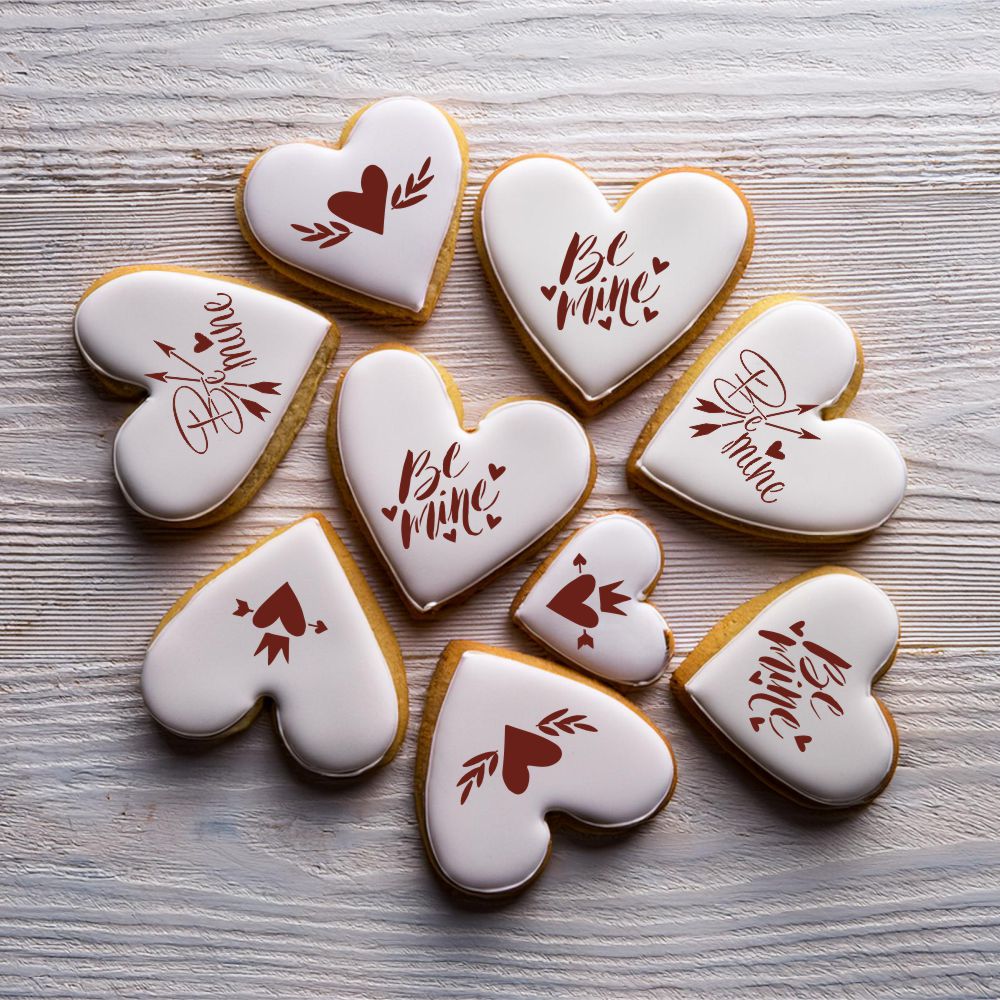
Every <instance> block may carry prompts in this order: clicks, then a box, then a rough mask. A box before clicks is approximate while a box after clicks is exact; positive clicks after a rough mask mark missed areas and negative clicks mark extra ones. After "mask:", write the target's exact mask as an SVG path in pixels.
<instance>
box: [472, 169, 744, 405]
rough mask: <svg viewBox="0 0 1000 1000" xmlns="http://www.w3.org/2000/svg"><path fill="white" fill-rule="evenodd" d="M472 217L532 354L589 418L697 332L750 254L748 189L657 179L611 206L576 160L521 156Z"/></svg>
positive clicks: (496, 179) (679, 176) (487, 188)
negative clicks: (740, 189)
mask: <svg viewBox="0 0 1000 1000" xmlns="http://www.w3.org/2000/svg"><path fill="white" fill-rule="evenodd" d="M473 218H474V225H475V231H476V243H477V245H478V247H479V252H480V256H481V257H482V260H483V265H484V267H485V269H486V272H487V274H488V275H489V277H490V280H491V282H492V284H493V287H494V288H495V290H496V292H497V294H498V296H499V297H500V300H501V302H502V303H503V304H504V305H505V307H506V309H507V311H508V313H509V314H510V317H511V319H512V321H513V322H514V325H515V327H516V329H517V331H518V333H519V334H520V335H521V338H522V339H523V341H524V343H525V346H526V347H527V348H528V350H529V351H530V352H531V353H532V355H534V357H535V360H536V361H538V363H539V364H540V365H541V366H542V367H543V368H544V369H545V371H546V372H547V373H548V374H549V375H550V376H551V377H552V379H553V381H555V383H556V384H557V385H558V386H559V388H560V389H561V390H562V391H563V392H564V393H565V394H566V395H567V397H568V398H569V399H570V401H571V402H572V403H573V405H574V406H575V407H576V408H578V409H579V410H580V411H581V412H583V413H586V414H592V413H596V412H597V411H599V410H601V409H602V408H604V407H605V406H608V405H609V404H610V403H612V402H614V401H615V400H616V399H619V398H620V397H622V396H623V395H625V394H626V393H628V392H630V391H631V390H632V389H634V388H635V387H636V386H637V385H639V384H640V383H641V382H643V381H644V380H645V379H647V378H649V377H650V376H651V375H653V374H654V373H655V372H656V371H657V370H658V369H659V368H660V367H661V366H662V365H664V364H666V362H667V361H669V360H670V358H671V357H673V356H674V355H675V354H676V353H677V352H678V351H680V350H681V349H682V348H683V347H684V346H685V345H687V344H688V343H690V341H691V340H693V339H694V338H695V337H696V336H698V334H699V333H700V332H701V330H702V329H704V327H705V326H706V324H707V323H708V322H709V321H710V320H711V319H712V317H713V316H714V315H715V313H716V312H717V311H718V310H719V309H720V308H721V306H722V304H723V303H724V302H725V300H726V298H727V297H728V296H729V293H730V292H731V291H732V288H733V286H734V285H735V284H736V282H737V281H738V280H739V278H740V276H741V275H742V273H743V270H744V268H745V267H746V264H747V262H748V261H749V259H750V254H751V252H752V249H753V232H754V225H753V214H752V212H751V210H750V206H749V205H748V204H747V202H746V200H745V199H744V198H743V196H742V194H741V193H740V191H739V190H738V189H737V188H736V187H735V186H734V185H733V184H731V183H729V181H727V180H725V179H724V178H722V177H719V176H718V175H717V174H713V173H710V172H709V171H705V170H694V169H687V168H684V169H678V170H668V171H665V172H663V173H660V174H656V175H654V176H653V177H649V178H647V179H646V180H644V181H643V182H642V183H641V184H638V185H637V186H636V187H635V188H633V189H632V191H631V193H630V194H629V195H627V196H626V197H625V198H624V199H623V200H622V201H620V202H619V203H618V204H617V205H616V206H614V207H612V206H611V205H609V204H608V202H607V200H606V199H605V197H604V195H603V194H602V193H601V192H600V190H599V189H598V188H597V186H596V185H595V184H594V183H593V182H592V181H591V180H590V178H589V177H588V176H587V175H586V174H585V173H584V172H583V171H582V170H581V169H580V168H579V167H578V166H576V164H574V163H571V162H569V161H568V160H563V159H560V158H558V157H555V156H522V157H519V158H517V159H515V160H511V161H510V162H509V163H505V164H504V165H503V166H501V167H500V168H499V169H498V170H496V171H495V172H494V173H493V175H492V176H491V177H490V178H489V180H487V182H486V184H485V185H484V186H483V189H482V192H481V193H480V195H479V203H478V206H477V211H476V213H475V215H474V217H473ZM668 267H669V270H668Z"/></svg>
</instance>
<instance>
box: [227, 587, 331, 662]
mask: <svg viewBox="0 0 1000 1000" xmlns="http://www.w3.org/2000/svg"><path fill="white" fill-rule="evenodd" d="M249 614H253V618H251V619H250V621H251V624H252V625H253V626H254V628H258V629H260V630H262V631H264V630H265V629H269V628H270V627H271V626H272V625H274V624H275V623H276V622H277V623H278V624H280V625H281V627H282V628H283V629H284V630H285V631H286V632H287V633H288V634H287V635H281V634H279V633H277V632H268V631H264V635H263V636H261V640H260V644H259V645H258V646H257V648H256V649H255V650H254V654H253V655H254V656H257V655H258V654H259V653H261V652H266V653H267V662H268V665H270V664H272V663H273V662H274V661H275V659H276V658H277V657H278V655H279V654H280V655H282V656H284V658H285V662H286V663H288V662H290V660H289V655H288V654H289V645H290V639H289V637H294V638H298V637H299V636H302V635H305V631H306V629H307V628H311V629H312V630H313V631H314V632H315V633H316V635H322V634H323V633H324V632H325V631H326V623H325V622H324V621H323V620H322V619H317V620H316V621H315V622H307V621H306V618H305V615H304V614H303V611H302V605H301V604H300V603H299V599H298V597H297V596H296V594H295V591H294V590H292V587H291V584H289V583H288V581H287V580H286V581H285V582H284V583H282V584H281V585H280V586H279V587H277V588H276V589H275V590H274V592H273V593H272V594H271V595H270V596H269V597H268V598H267V599H266V600H265V601H264V603H263V604H261V606H260V607H259V608H257V610H256V611H254V609H253V608H251V607H250V605H249V604H248V603H247V602H246V601H245V600H243V598H240V597H238V598H236V610H235V611H234V612H233V616H234V617H236V618H245V617H246V616H247V615H249Z"/></svg>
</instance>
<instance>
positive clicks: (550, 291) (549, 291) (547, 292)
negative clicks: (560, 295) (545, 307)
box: [541, 285, 556, 302]
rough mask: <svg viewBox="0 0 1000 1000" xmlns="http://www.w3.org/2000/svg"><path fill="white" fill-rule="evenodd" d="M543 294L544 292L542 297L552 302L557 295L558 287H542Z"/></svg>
mask: <svg viewBox="0 0 1000 1000" xmlns="http://www.w3.org/2000/svg"><path fill="white" fill-rule="evenodd" d="M541 292H542V295H544V296H545V297H546V298H547V299H548V300H549V302H551V301H552V296H553V295H555V294H556V286H555V285H542V287H541Z"/></svg>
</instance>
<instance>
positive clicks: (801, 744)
mask: <svg viewBox="0 0 1000 1000" xmlns="http://www.w3.org/2000/svg"><path fill="white" fill-rule="evenodd" d="M812 741H813V738H812V737H811V736H796V737H795V745H796V746H797V747H798V748H799V750H800V751H801V752H802V753H805V752H806V744H807V743H812Z"/></svg>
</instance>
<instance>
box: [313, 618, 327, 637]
mask: <svg viewBox="0 0 1000 1000" xmlns="http://www.w3.org/2000/svg"><path fill="white" fill-rule="evenodd" d="M313 631H315V633H316V634H317V635H322V634H323V633H324V632H325V631H326V622H324V621H322V620H320V621H318V622H316V624H315V625H313Z"/></svg>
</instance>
